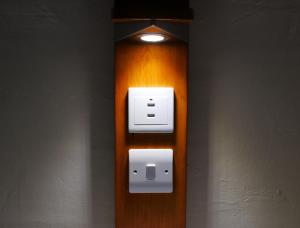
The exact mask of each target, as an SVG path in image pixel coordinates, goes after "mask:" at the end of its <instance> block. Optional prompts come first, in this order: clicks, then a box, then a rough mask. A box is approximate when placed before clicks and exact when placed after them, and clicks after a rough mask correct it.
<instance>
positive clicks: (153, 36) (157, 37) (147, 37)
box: [140, 33, 165, 43]
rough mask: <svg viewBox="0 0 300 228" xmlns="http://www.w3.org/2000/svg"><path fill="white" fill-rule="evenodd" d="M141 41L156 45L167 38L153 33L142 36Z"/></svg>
mask: <svg viewBox="0 0 300 228" xmlns="http://www.w3.org/2000/svg"><path fill="white" fill-rule="evenodd" d="M140 39H141V40H142V41H145V42H152V43H155V42H161V41H163V40H164V39H165V37H164V36H163V35H161V34H153V33H149V34H143V35H141V36H140Z"/></svg>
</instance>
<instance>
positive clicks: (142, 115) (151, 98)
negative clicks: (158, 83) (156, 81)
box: [128, 87, 174, 133]
mask: <svg viewBox="0 0 300 228" xmlns="http://www.w3.org/2000/svg"><path fill="white" fill-rule="evenodd" d="M128 130H129V132H130V133H171V132H173V130H174V89H173V88H171V87H133V88H129V90H128Z"/></svg>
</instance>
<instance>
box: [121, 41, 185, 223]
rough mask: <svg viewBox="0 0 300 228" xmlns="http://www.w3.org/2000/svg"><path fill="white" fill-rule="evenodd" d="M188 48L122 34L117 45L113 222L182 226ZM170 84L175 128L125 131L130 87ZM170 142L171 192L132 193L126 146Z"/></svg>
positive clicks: (166, 144)
mask: <svg viewBox="0 0 300 228" xmlns="http://www.w3.org/2000/svg"><path fill="white" fill-rule="evenodd" d="M187 61H188V48H187V44H186V43H184V42H182V41H167V42H163V43H159V44H149V43H142V42H136V41H131V40H123V41H120V42H117V43H116V46H115V128H116V131H115V134H116V135H115V140H116V141H115V143H116V147H115V151H116V153H115V161H116V162H115V188H116V192H115V193H116V199H115V200H116V201H115V204H116V227H117V228H184V227H185V207H186V134H187V72H188V65H187ZM142 86H144V87H147V86H171V87H174V91H175V116H174V117H175V118H174V119H175V132H174V133H172V134H129V133H128V125H127V90H128V88H129V87H142ZM130 148H172V149H173V150H174V177H173V178H174V179H173V181H174V192H173V193H171V194H130V193H129V191H128V150H129V149H130Z"/></svg>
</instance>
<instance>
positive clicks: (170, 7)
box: [112, 0, 193, 21]
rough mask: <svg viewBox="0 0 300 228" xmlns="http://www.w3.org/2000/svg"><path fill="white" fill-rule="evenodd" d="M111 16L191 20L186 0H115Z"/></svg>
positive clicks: (190, 10)
mask: <svg viewBox="0 0 300 228" xmlns="http://www.w3.org/2000/svg"><path fill="white" fill-rule="evenodd" d="M112 18H113V19H114V20H116V21H118V20H121V21H122V20H139V19H142V20H143V19H162V20H183V21H185V20H187V21H188V20H192V19H193V11H192V9H191V8H190V7H189V1H188V0H151V1H149V0H115V5H114V8H113V10H112Z"/></svg>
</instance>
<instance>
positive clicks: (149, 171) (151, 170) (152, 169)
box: [146, 164, 155, 180]
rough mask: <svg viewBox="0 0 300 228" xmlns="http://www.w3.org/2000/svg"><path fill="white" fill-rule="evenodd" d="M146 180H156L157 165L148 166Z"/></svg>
mask: <svg viewBox="0 0 300 228" xmlns="http://www.w3.org/2000/svg"><path fill="white" fill-rule="evenodd" d="M146 178H147V180H154V179H155V164H147V165H146Z"/></svg>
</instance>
